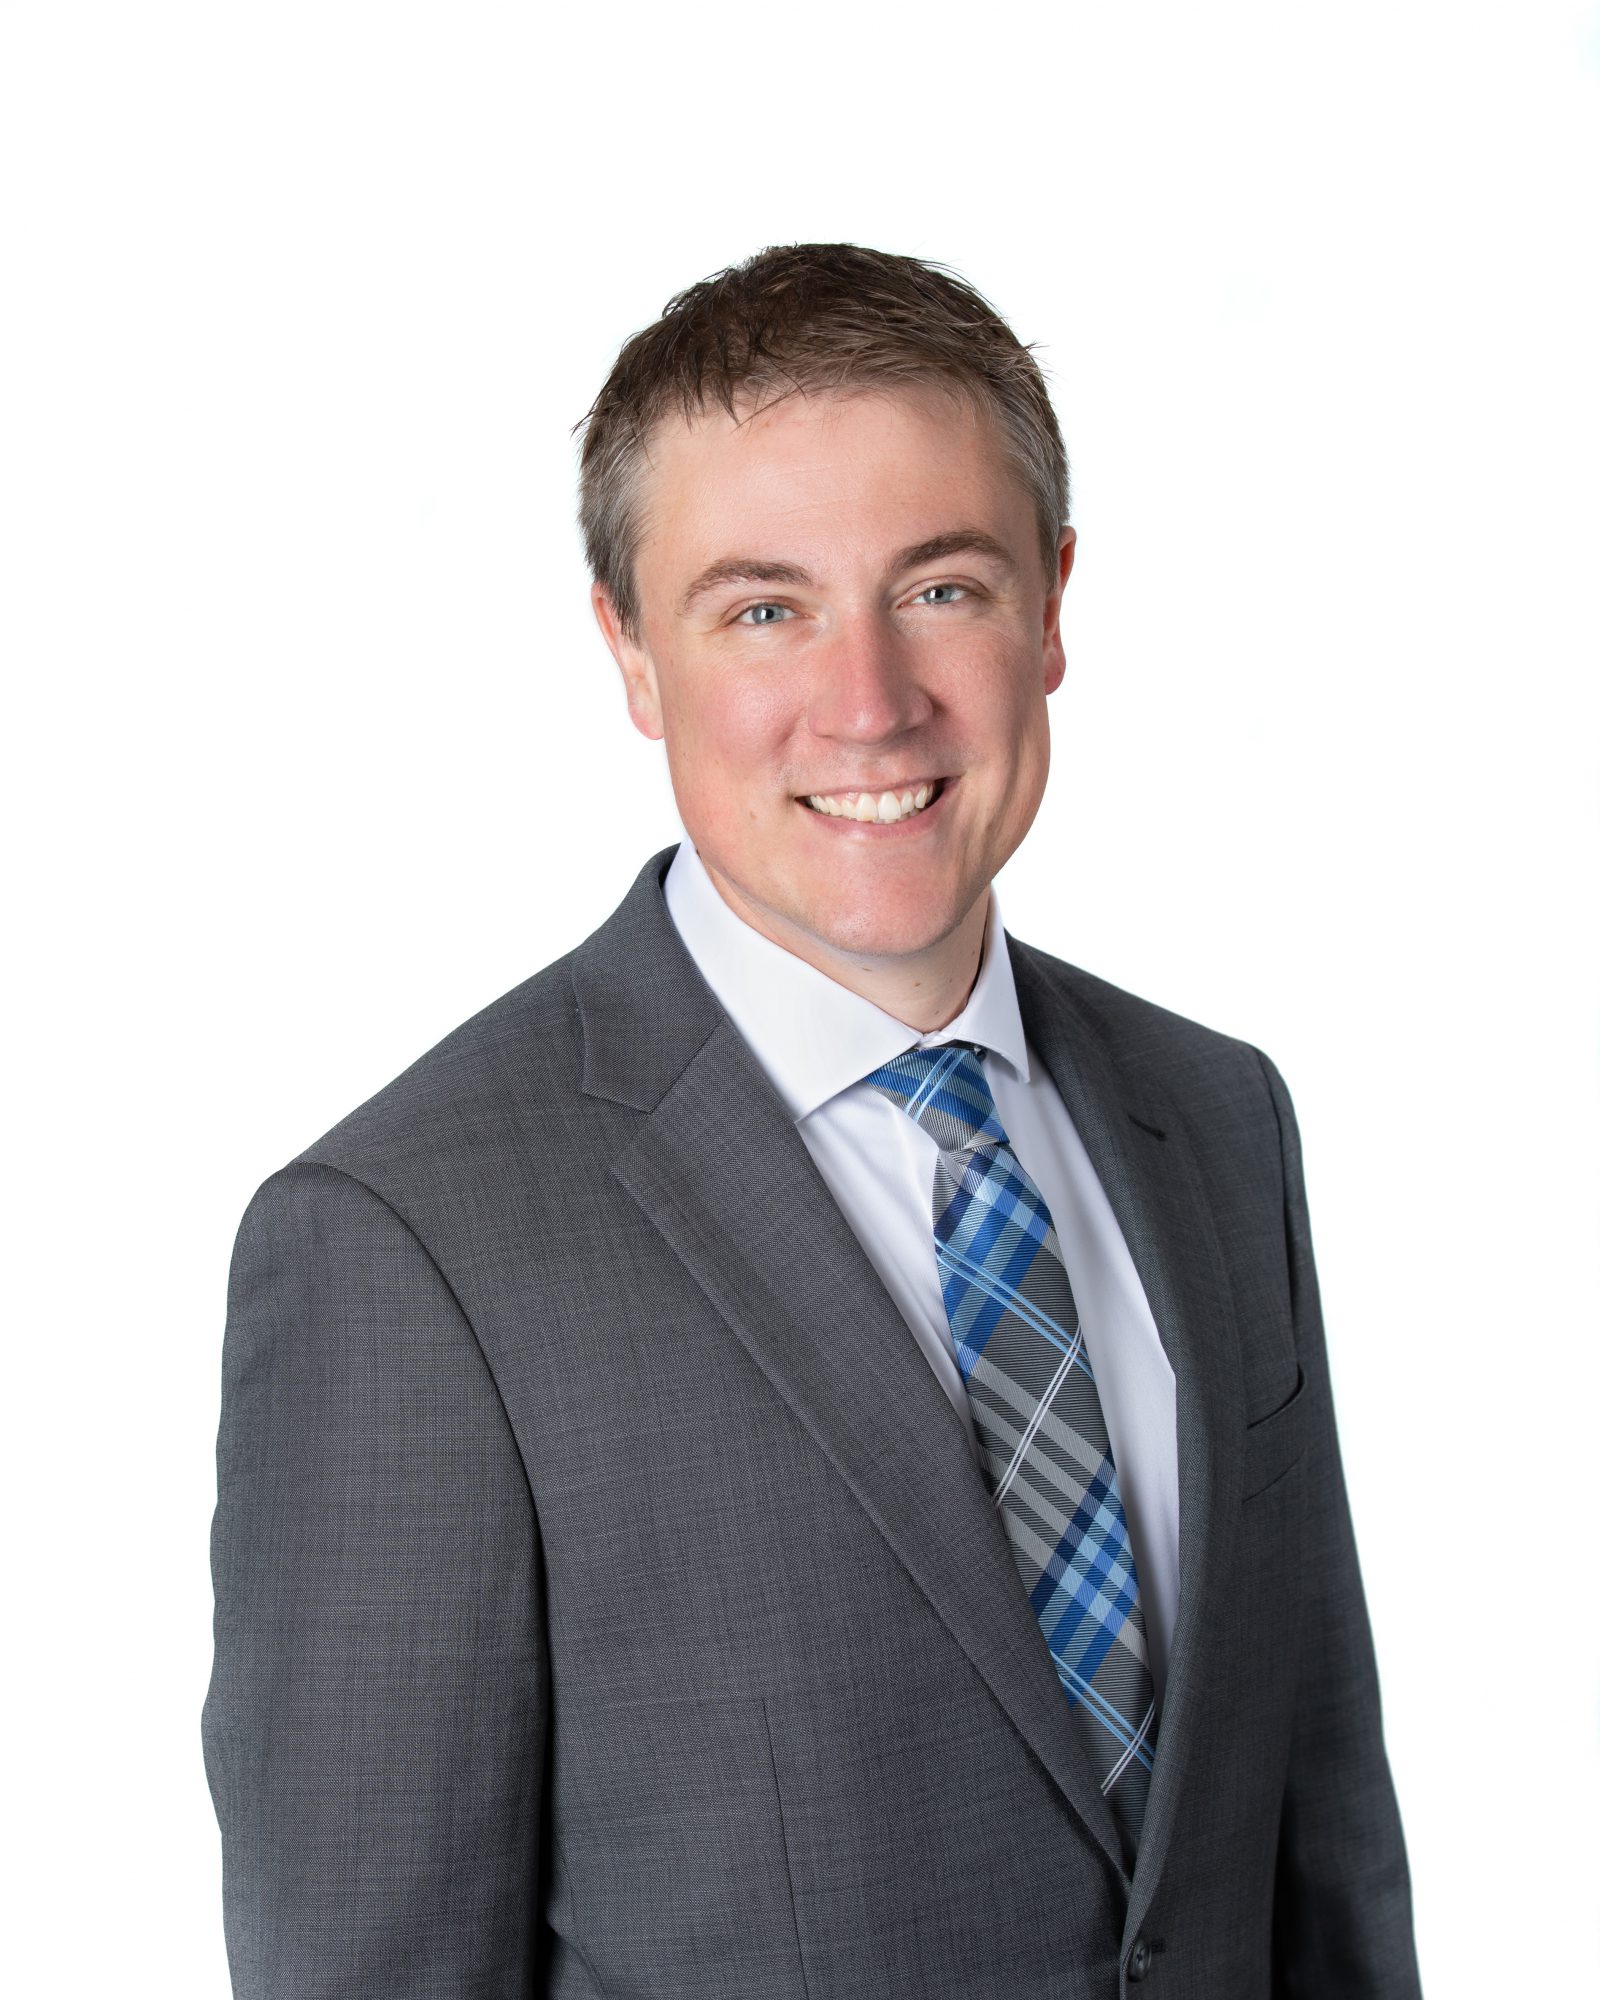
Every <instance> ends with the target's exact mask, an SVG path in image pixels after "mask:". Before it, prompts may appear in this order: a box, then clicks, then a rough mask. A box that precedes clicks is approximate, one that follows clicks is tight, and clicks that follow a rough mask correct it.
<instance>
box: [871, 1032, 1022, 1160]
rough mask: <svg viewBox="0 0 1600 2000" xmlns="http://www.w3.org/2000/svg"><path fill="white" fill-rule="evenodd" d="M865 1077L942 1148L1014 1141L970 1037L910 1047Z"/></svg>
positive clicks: (958, 1149) (947, 1150)
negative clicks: (929, 1046)
mask: <svg viewBox="0 0 1600 2000" xmlns="http://www.w3.org/2000/svg"><path fill="white" fill-rule="evenodd" d="M863 1081H864V1082H866V1083H870V1084H871V1085H872V1087H873V1089H874V1090H881V1091H882V1092H883V1094H884V1096H885V1097H892V1098H893V1099H894V1101H895V1103H896V1104H898V1105H899V1107H900V1109H901V1110H902V1111H904V1112H905V1113H906V1114H907V1116H908V1117H911V1118H914V1119H915V1120H916V1121H917V1123H918V1124H919V1125H920V1126H921V1127H922V1129H923V1131H924V1132H926V1133H927V1134H928V1136H929V1137H930V1138H931V1139H932V1140H933V1142H934V1144H935V1145H936V1146H937V1147H938V1148H939V1150H940V1152H941V1153H959V1152H965V1151H966V1150H968V1149H969V1148H971V1147H973V1146H1005V1145H1009V1144H1010V1141H1009V1140H1008V1139H1007V1137H1006V1128H1005V1127H1004V1126H1003V1125H1002V1124H1001V1123H1000V1117H999V1113H998V1112H997V1111H996V1110H995V1108H994V1098H993V1096H992V1094H991V1093H990V1090H989V1079H988V1078H987V1077H986V1076H985V1075H984V1073H983V1062H982V1058H981V1052H980V1051H979V1050H977V1049H975V1048H972V1047H970V1046H969V1045H968V1044H967V1043H965V1042H947V1043H946V1044H945V1045H944V1047H943V1048H937V1049H907V1050H906V1052H905V1054H904V1055H903V1056H896V1057H895V1058H894V1059H893V1061H892V1062H886V1063H884V1064H883V1065H882V1066H881V1067H880V1068H878V1069H875V1070H874V1071H873V1072H872V1074H871V1075H870V1076H868V1077H865V1078H864V1079H863Z"/></svg>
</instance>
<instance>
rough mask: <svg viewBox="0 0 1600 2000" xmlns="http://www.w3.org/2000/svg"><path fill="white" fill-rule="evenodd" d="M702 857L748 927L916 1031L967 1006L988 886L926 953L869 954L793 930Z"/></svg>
mask: <svg viewBox="0 0 1600 2000" xmlns="http://www.w3.org/2000/svg"><path fill="white" fill-rule="evenodd" d="M701 861H702V863H703V864H704V866H705V871H706V873H707V875H709V876H710V878H711V883H712V887H713V888H715V890H716V892H717V894H718V895H719V896H720V897H721V898H722V900H723V901H724V902H725V903H726V904H727V906H728V908H729V909H730V910H732V911H733V913H734V915H735V916H736V917H739V918H741V919H742V920H743V921H744V922H745V923H747V924H748V925H749V926H750V928H751V929H752V930H754V931H759V932H760V933H761V935H762V936H763V937H764V938H767V939H768V940H770V942H771V943H773V944H775V945H779V946H781V947H782V949H783V950H784V951H787V952H791V953H793V955H794V956H795V957H796V958H800V959H804V960H805V962H806V964H807V965H814V966H815V967H816V969H817V970H818V972H822V973H826V975H827V976H828V978H829V979H831V980H833V981H835V982H836V984H838V985H840V986H843V987H844V988H845V989H846V990H847V991H848V992H851V993H859V994H860V996H861V998H862V999H863V1000H870V1001H871V1002H872V1004H873V1006H874V1007H879V1008H881V1009H882V1010H883V1012H884V1013H885V1014H890V1015H892V1016H893V1017H894V1019H895V1020H897V1021H904V1022H905V1024H906V1026H907V1027H908V1028H914V1029H915V1030H916V1032H917V1033H918V1034H919V1035H928V1034H932V1033H934V1032H935V1031H936V1030H937V1029H939V1028H943V1027H947V1026H948V1025H949V1023H950V1022H952V1021H953V1020H954V1019H955V1017H956V1016H957V1015H958V1014H959V1013H960V1012H961V1010H962V1008H963V1007H965V1006H966V1004H967V1001H968V1000H969V999H970V998H971V997H972V989H973V987H974V985H975V984H976V983H977V978H978V969H979V967H980V966H981V965H982V964H983V944H984V934H985V930H986V928H987V925H988V921H989V892H988V890H987V889H985V891H984V892H983V894H982V895H981V896H980V897H979V898H978V899H977V901H976V902H975V903H974V904H973V906H972V908H971V909H970V910H969V911H968V912H967V914H966V915H965V916H964V917H963V918H962V920H961V922H960V923H959V924H957V925H956V927H955V929H954V930H953V931H951V932H950V933H949V935H948V936H946V937H942V938H940V939H939V940H938V942H937V943H935V944H932V945H930V946H929V947H928V948H927V950H926V951H920V952H914V953H912V954H910V955H908V956H905V957H894V958H872V957H862V956H857V955H853V954H851V953H848V952H839V951H835V950H832V949H830V947H829V946H827V945H826V944H824V943H823V942H822V940H821V939H820V938H817V937H814V936H812V934H811V933H810V932H809V931H802V930H799V929H797V928H796V927H795V926H794V925H792V924H786V923H784V922H783V920H782V919H781V918H779V917H777V916H775V915H774V914H773V912H771V911H769V910H764V909H762V908H761V907H760V906H759V905H758V904H753V903H750V902H748V901H747V900H746V899H745V897H743V896H741V895H740V893H739V891H738V890H737V889H736V888H735V887H734V885H733V884H732V883H731V882H730V881H729V880H728V879H727V877H726V876H725V875H722V874H721V873H719V872H718V870H716V869H715V868H713V867H712V866H711V864H710V863H709V862H707V861H706V860H705V857H704V855H702V856H701Z"/></svg>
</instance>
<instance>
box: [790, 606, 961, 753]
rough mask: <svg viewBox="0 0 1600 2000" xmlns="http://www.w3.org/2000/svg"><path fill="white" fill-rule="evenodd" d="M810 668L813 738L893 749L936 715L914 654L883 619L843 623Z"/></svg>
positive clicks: (870, 617) (864, 617)
mask: <svg viewBox="0 0 1600 2000" xmlns="http://www.w3.org/2000/svg"><path fill="white" fill-rule="evenodd" d="M812 662H813V666H814V669H815V678H814V680H813V682H812V685H811V698H810V701H809V703H808V705H807V720H808V721H809V722H810V725H811V731H812V734H813V735H814V736H821V737H825V738H828V739H830V740H832V741H835V742H841V743H859V744H880V743H889V742H892V741H893V740H894V739H895V738H896V737H897V736H903V735H904V734H905V733H906V732H907V730H911V729H916V728H918V727H920V726H921V725H922V724H923V723H925V722H927V721H928V719H929V718H930V717H931V716H932V714H933V698H932V696H931V695H930V694H929V693H928V691H927V689H926V688H925V687H924V686H923V685H922V683H921V681H920V679H919V677H918V673H917V663H916V659H915V657H914V652H913V649H912V648H911V647H910V646H909V645H908V644H907V643H906V641H905V640H904V638H903V637H901V636H900V635H899V634H898V633H896V632H895V631H894V630H893V628H892V627H891V626H890V625H889V624H888V622H887V621H886V620H885V619H883V618H880V617H874V616H873V615H871V614H870V613H863V614H862V615H860V616H858V617H855V618H848V619H843V620H841V621H840V623H839V624H838V625H837V626H836V627H835V629H834V630H833V631H832V632H831V633H830V634H829V635H828V638H827V639H826V640H825V641H824V642H823V644H822V645H821V646H820V647H819V648H817V650H816V651H815V652H814V653H813V655H812Z"/></svg>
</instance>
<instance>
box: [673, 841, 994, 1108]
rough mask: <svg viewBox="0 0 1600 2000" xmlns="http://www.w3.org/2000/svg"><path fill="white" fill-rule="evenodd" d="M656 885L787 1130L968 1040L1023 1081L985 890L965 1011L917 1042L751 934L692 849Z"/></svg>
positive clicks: (683, 846)
mask: <svg viewBox="0 0 1600 2000" xmlns="http://www.w3.org/2000/svg"><path fill="white" fill-rule="evenodd" d="M663 886H664V889H665V893H666V899H667V910H668V912H669V914H670V915H671V917H672V921H673V923H674V925H675V926H676V927H677V931H678V935H679V936H680V937H681V938H682V940H683V942H684V945H685V947H686V948H687V950H688V952H689V956H690V957H691V958H692V959H693V960H694V962H695V964H696V965H697V966H698V967H699V969H700V975H701V977H702V978H703V979H704V980H705V982H706V984H707V985H708V986H709V987H710V988H711V990H712V992H713V993H714V994H715V995H716V997H717V999H718V1001H719V1002H720V1003H721V1005H722V1008H723V1010H724V1012H725V1013H726V1014H727V1015H728V1017H729V1019H730V1020H731V1021H732V1022H733V1025H734V1026H735V1027H736V1028H737V1029H738V1030H739V1033H740V1034H741V1035H742V1036H743V1037H744V1039H745V1040H746V1041H747V1042H748V1043H749V1045H750V1047H751V1049H752V1050H753V1051H754V1054H755V1057H756V1060H757V1061H758V1062H759V1063H760V1064H761V1067H762V1068H763V1069H764V1070H765V1071H766V1073H767V1076H768V1078H769V1079H770V1080H771V1082H772V1084H773V1085H774V1087H775V1088H776V1090H777V1092H778V1095H779V1096H780V1097H781V1098H782V1099H783V1101H784V1103H785V1104H786V1105H787V1107H788V1109H789V1114H790V1116H791V1117H792V1118H794V1119H795V1120H796V1121H797V1122H798V1121H799V1120H800V1119H802V1118H806V1117H809V1116H810V1114H811V1113H812V1112H813V1111H816V1110H818V1109H820V1107H821V1106H822V1105H824V1104H826V1103H827V1102H828V1100H829V1099H830V1098H833V1097H837V1096H838V1094H839V1092H840V1091H841V1090H846V1089H848V1088H849V1087H850V1085H851V1084H853V1083H859V1082H860V1081H861V1079H862V1078H863V1077H864V1076H866V1075H867V1074H868V1073H869V1072H870V1071H872V1070H874V1069H876V1068H877V1067H878V1066H879V1064H880V1063H886V1062H888V1061H889V1059H890V1058H891V1057H892V1056H897V1055H902V1054H904V1052H905V1051H906V1050H907V1049H908V1048H938V1047H940V1046H941V1045H942V1044H943V1043H945V1042H975V1043H977V1044H978V1046H979V1047H980V1048H984V1049H989V1050H991V1051H992V1052H993V1053H994V1054H995V1055H996V1056H998V1057H1000V1058H1001V1060H1002V1061H1004V1062H1005V1063H1007V1064H1008V1065H1009V1066H1010V1067H1011V1069H1013V1070H1014V1071H1015V1072H1016V1074H1017V1075H1018V1076H1019V1077H1020V1078H1021V1079H1022V1081H1023V1082H1024V1083H1026V1082H1027V1081H1028V1049H1027V1041H1026V1038H1025V1037H1024V1035H1023V1032H1022V1014H1021V1012H1020V1010H1019V1008H1018V1006H1017V989H1016V985H1015V982H1014V981H1013V979H1012V976H1011V954H1010V953H1009V952H1008V951H1007V950H1006V948H1005V934H1004V931H1003V929H1002V927H1001V922H1000V904H999V899H998V898H997V897H996V895H995V893H994V890H993V889H992V888H991V889H990V891H989V921H988V924H987V926H986V927H985V931H984V943H983V959H982V962H981V964H980V965H979V967H978V977H977V980H976V982H975V983H974V985H973V988H972V992H971V995H970V996H969V998H968V1000H967V1004H966V1006H965V1007H963V1008H962V1010H961V1012H960V1013H959V1014H958V1015H957V1016H956V1017H955V1019H954V1020H953V1021H951V1022H949V1023H947V1024H946V1026H944V1027H942V1028H936V1029H934V1030H933V1031H932V1032H931V1033H929V1034H926V1035H922V1034H919V1033H918V1032H917V1030H916V1029H915V1028H911V1027H908V1026H907V1025H906V1023H905V1022H904V1021H897V1020H896V1019H895V1017H894V1016H893V1015H892V1014H886V1013H885V1012H884V1011H883V1009H882V1008H881V1007H875V1006H874V1005H873V1004H872V1002H871V1001H870V1000H864V999H862V997H861V995H860V994H859V993H852V992H851V991H850V989H849V988H848V987H847V986H841V985H840V984H839V982H838V981H837V980H836V979H830V978H829V977H828V975H827V974H826V973H825V972H819V971H818V970H817V968H816V967H815V966H814V965H808V964H807V963H806V961H805V960H804V959H803V958H796V957H795V955H794V953H793V952H791V951H785V950H784V949H783V947H782V946H781V945H777V944H774V943H773V942H772V940H771V939H770V938H766V937H763V936H762V935H761V933H760V932H759V931H758V930H754V929H752V927H751V926H750V925H749V924H747V923H746V922H745V920H744V919H743V917H740V916H738V915H736V914H735V913H734V911H732V910H731V909H730V908H729V907H728V905H727V904H726V903H725V902H724V901H723V900H722V896H721V894H720V893H719V891H718V889H717V886H716V884H715V883H714V882H713V881H712V879H711V877H710V876H709V875H708V874H707V873H706V868H705V863H704V862H703V861H702V860H701V859H700V856H699V855H698V854H697V853H696V852H695V849H694V846H693V844H692V842H690V841H688V840H684V841H683V842H681V843H680V845H679V848H678V851H677V853H676V854H675V855H674V857H673V860H672V865H671V867H670V868H669V869H668V870H667V876H666V881H665V884H664V885H663Z"/></svg>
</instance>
